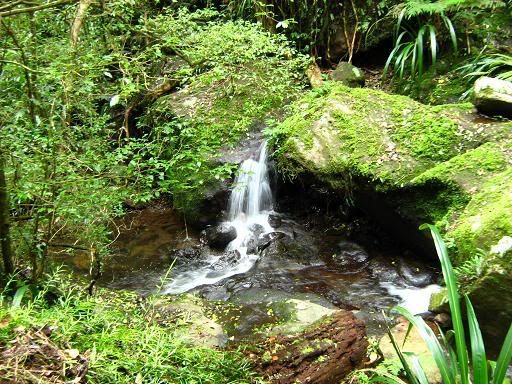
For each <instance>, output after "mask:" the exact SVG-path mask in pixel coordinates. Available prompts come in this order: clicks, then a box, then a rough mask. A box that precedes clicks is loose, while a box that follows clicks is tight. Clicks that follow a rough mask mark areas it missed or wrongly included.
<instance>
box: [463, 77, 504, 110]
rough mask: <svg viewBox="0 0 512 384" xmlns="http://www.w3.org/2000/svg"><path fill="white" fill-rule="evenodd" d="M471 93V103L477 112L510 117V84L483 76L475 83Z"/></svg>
mask: <svg viewBox="0 0 512 384" xmlns="http://www.w3.org/2000/svg"><path fill="white" fill-rule="evenodd" d="M473 92H474V100H473V103H474V104H475V107H476V108H477V109H478V111H480V112H482V113H484V114H486V115H491V116H504V117H508V118H510V117H512V82H510V81H506V80H501V79H496V78H492V77H486V76H484V77H481V78H479V79H478V80H477V81H475V85H474V87H473Z"/></svg>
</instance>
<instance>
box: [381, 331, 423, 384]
mask: <svg viewBox="0 0 512 384" xmlns="http://www.w3.org/2000/svg"><path fill="white" fill-rule="evenodd" d="M386 328H387V334H388V337H389V340H390V341H391V345H392V346H393V349H394V350H395V352H396V354H397V356H398V359H399V360H400V363H401V364H402V368H403V369H404V371H405V376H406V377H407V379H408V380H409V381H410V383H411V384H420V383H419V382H418V381H417V379H416V376H415V375H414V373H413V371H412V369H411V367H410V366H409V363H408V362H407V359H406V358H405V356H404V354H403V353H402V350H401V349H400V347H398V344H397V342H396V340H395V338H394V337H393V334H392V333H391V329H390V328H389V324H388V323H387V322H386ZM404 342H405V341H404Z"/></svg>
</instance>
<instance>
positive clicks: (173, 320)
mask: <svg viewBox="0 0 512 384" xmlns="http://www.w3.org/2000/svg"><path fill="white" fill-rule="evenodd" d="M155 311H157V312H158V313H159V315H160V316H159V318H160V319H161V320H160V321H159V323H161V325H162V326H167V325H170V326H172V327H173V329H174V330H175V337H176V338H178V339H181V340H182V341H184V342H186V343H188V344H191V345H194V346H201V347H210V348H211V347H221V346H223V345H224V344H225V343H226V341H227V337H226V335H225V334H224V329H223V327H222V326H221V325H220V324H219V323H217V322H216V321H215V320H213V319H211V318H210V317H209V316H208V315H207V314H206V309H205V306H204V304H203V301H202V300H201V299H198V298H197V297H195V296H192V295H183V296H180V297H179V298H178V299H176V298H169V297H166V298H160V299H158V300H157V301H156V302H155ZM179 320H186V321H179ZM177 323H178V324H183V325H181V326H178V327H176V324H177Z"/></svg>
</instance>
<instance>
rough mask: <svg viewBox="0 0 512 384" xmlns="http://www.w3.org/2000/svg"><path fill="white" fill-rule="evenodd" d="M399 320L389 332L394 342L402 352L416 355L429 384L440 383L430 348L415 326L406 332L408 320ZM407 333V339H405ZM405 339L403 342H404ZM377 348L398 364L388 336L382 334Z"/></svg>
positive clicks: (385, 356) (439, 376) (439, 375)
mask: <svg viewBox="0 0 512 384" xmlns="http://www.w3.org/2000/svg"><path fill="white" fill-rule="evenodd" d="M400 320H401V321H400V322H399V323H398V324H397V325H396V326H395V327H393V328H392V329H391V334H392V335H393V338H394V339H395V341H396V343H397V344H398V345H400V346H402V347H401V348H400V349H401V350H402V352H411V353H414V354H415V355H416V356H418V359H419V361H420V363H421V366H422V367H423V370H424V371H425V373H426V375H427V379H428V383H429V384H441V382H442V381H441V374H440V372H439V370H438V369H437V366H436V364H435V361H434V359H433V358H432V354H431V353H430V350H429V349H428V348H427V345H426V344H425V341H423V338H422V337H421V336H420V334H419V332H418V331H417V329H416V327H412V329H411V331H410V332H408V328H409V322H408V321H407V320H405V319H403V318H401V319H400ZM406 335H407V340H405V339H406ZM404 340H405V343H404ZM379 348H380V350H381V352H382V355H383V356H384V359H386V360H393V361H396V362H397V364H399V360H398V356H397V355H396V352H395V349H394V348H393V345H392V344H391V340H390V339H389V336H387V335H386V336H384V337H383V338H382V339H381V340H380V342H379Z"/></svg>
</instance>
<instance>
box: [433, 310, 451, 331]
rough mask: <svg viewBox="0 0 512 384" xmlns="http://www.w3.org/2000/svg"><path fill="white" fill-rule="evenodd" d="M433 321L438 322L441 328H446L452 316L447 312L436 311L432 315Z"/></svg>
mask: <svg viewBox="0 0 512 384" xmlns="http://www.w3.org/2000/svg"><path fill="white" fill-rule="evenodd" d="M434 321H435V322H436V323H437V324H439V326H440V327H441V328H445V329H448V328H450V327H451V326H452V318H451V316H450V315H449V314H448V313H445V312H443V313H438V314H437V315H435V316H434Z"/></svg>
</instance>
